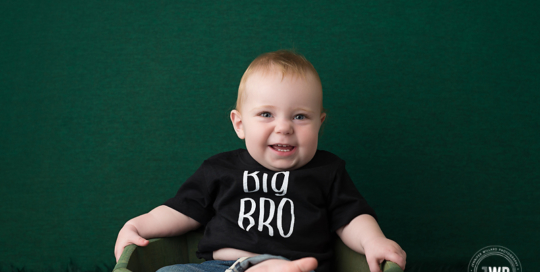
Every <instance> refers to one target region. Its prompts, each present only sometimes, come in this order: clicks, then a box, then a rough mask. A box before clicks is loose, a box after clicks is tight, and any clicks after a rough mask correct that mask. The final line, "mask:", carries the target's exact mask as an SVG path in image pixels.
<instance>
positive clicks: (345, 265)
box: [113, 230, 403, 272]
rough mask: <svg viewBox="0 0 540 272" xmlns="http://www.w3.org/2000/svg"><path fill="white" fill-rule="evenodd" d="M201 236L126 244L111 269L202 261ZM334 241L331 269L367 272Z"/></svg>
mask: <svg viewBox="0 0 540 272" xmlns="http://www.w3.org/2000/svg"><path fill="white" fill-rule="evenodd" d="M202 235H203V232H202V230H197V231H192V232H189V233H187V234H184V235H181V236H176V237H169V238H157V239H150V243H149V244H148V245H147V246H145V247H138V246H136V245H128V246H126V247H125V248H124V252H123V253H122V256H120V259H119V260H118V263H117V264H116V266H115V267H114V270H113V272H155V271H156V270H158V269H159V268H161V267H164V266H167V265H172V264H181V263H201V262H202V261H203V260H201V259H199V258H197V256H196V255H195V252H196V251H197V245H198V243H199V240H200V239H201V237H202ZM336 240H337V241H336V243H335V254H334V256H335V260H334V262H333V263H334V271H336V272H369V267H368V264H367V262H366V257H365V256H364V255H362V254H359V253H357V252H355V251H353V250H352V249H350V248H348V247H347V246H346V245H345V244H344V243H343V242H342V241H341V240H340V239H336ZM381 268H382V270H383V271H384V272H403V270H401V268H400V267H399V266H398V265H397V264H395V263H393V262H384V263H383V264H382V266H381Z"/></svg>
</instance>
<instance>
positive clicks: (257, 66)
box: [236, 50, 322, 111]
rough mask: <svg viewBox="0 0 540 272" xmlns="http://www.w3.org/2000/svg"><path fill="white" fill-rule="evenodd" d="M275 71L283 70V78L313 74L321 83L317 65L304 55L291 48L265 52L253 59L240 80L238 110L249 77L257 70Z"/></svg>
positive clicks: (264, 71)
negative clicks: (316, 68) (314, 65)
mask: <svg viewBox="0 0 540 272" xmlns="http://www.w3.org/2000/svg"><path fill="white" fill-rule="evenodd" d="M274 71H279V72H281V74H282V78H284V77H285V76H288V75H291V76H299V77H301V78H306V75H308V74H312V75H313V76H314V77H315V78H316V80H317V81H318V82H319V84H320V83H321V79H320V78H319V74H318V73H317V70H315V67H313V65H312V64H311V62H309V61H308V60H307V59H306V58H305V57H304V56H302V55H300V54H297V53H295V52H293V51H289V50H279V51H275V52H269V53H265V54H262V55H260V56H258V57H257V58H256V59H255V60H253V61H252V62H251V64H250V65H249V66H248V68H247V69H246V71H245V72H244V75H243V76H242V79H241V80H240V86H239V87H238V97H237V99H236V110H238V111H240V108H241V106H242V101H243V100H244V98H245V89H246V81H247V79H248V77H249V76H250V75H251V74H253V73H255V72H262V73H267V72H274ZM321 103H322V102H321ZM321 108H322V107H321Z"/></svg>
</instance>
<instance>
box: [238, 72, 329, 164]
mask: <svg viewBox="0 0 540 272" xmlns="http://www.w3.org/2000/svg"><path fill="white" fill-rule="evenodd" d="M245 86H246V89H245V92H246V93H245V95H246V96H245V99H244V101H243V103H242V105H241V109H240V110H241V113H240V112H238V111H236V110H234V111H232V112H231V120H232V122H233V125H234V128H235V130H236V133H237V134H238V137H240V138H241V139H245V142H246V148H247V150H248V152H249V154H250V155H251V156H252V157H253V158H254V159H255V160H256V161H257V162H258V163H260V164H261V165H263V166H264V167H266V168H268V169H270V170H273V171H284V170H293V169H296V168H299V167H301V166H303V165H305V164H306V163H308V162H309V161H310V160H311V159H312V158H313V156H314V155H315V152H316V151H317V141H318V133H319V129H320V127H321V124H322V122H323V121H324V118H325V117H326V115H325V114H324V113H321V112H322V87H321V85H320V83H319V81H318V80H317V79H316V78H315V77H314V76H313V75H311V74H309V75H307V76H306V78H305V79H303V78H301V77H296V76H285V77H284V78H283V79H282V75H281V73H266V74H265V75H263V74H262V73H260V72H256V73H254V74H252V75H250V76H249V78H248V79H247V81H246V85H245Z"/></svg>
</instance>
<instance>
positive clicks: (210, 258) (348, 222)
mask: <svg viewBox="0 0 540 272" xmlns="http://www.w3.org/2000/svg"><path fill="white" fill-rule="evenodd" d="M322 97H323V94H322V86H321V82H320V79H319V76H318V74H317V71H316V70H315V68H313V66H312V65H311V63H310V62H309V61H307V60H306V59H305V58H304V57H303V56H300V55H298V54H296V53H293V52H290V51H284V50H282V51H277V52H271V53H266V54H263V55H261V56H259V57H258V58H257V59H255V60H254V61H253V62H252V63H251V65H250V66H249V67H248V69H247V70H246V72H245V73H244V76H243V77H242V80H241V82H240V87H239V91H238V99H237V105H236V109H235V110H233V111H232V112H231V113H230V117H231V121H232V124H233V127H234V130H235V131H236V134H237V135H238V137H239V138H240V139H243V140H244V141H245V144H246V149H239V150H234V151H229V152H224V153H220V154H217V155H215V156H213V157H211V158H209V159H207V160H206V161H204V162H203V164H202V165H201V167H200V168H199V169H198V170H197V171H196V172H195V173H194V174H193V176H191V177H190V178H188V179H187V180H186V181H185V182H184V184H183V185H182V186H181V187H180V189H179V190H178V192H177V194H176V195H175V196H174V197H173V198H171V199H169V200H167V201H166V202H165V203H164V205H162V206H159V207H157V208H155V209H154V210H152V211H150V212H149V213H147V214H144V215H141V216H139V217H136V218H133V219H131V220H129V221H128V222H127V223H126V224H125V225H124V227H123V228H122V229H121V230H120V233H119V234H118V239H117V242H116V246H115V255H116V258H117V260H118V258H119V257H120V254H121V253H122V250H123V248H124V247H125V246H126V245H128V244H132V243H133V244H137V245H139V246H145V245H147V244H148V240H146V239H148V238H154V237H165V236H174V235H180V234H183V233H185V232H188V231H190V230H194V229H196V228H199V227H201V226H203V227H204V229H205V232H204V236H203V238H202V240H201V241H200V243H199V250H198V252H197V255H198V256H199V257H201V258H204V259H205V260H207V261H206V262H204V263H202V264H179V265H173V266H168V267H164V268H162V269H160V270H159V271H160V272H168V271H250V272H256V271H305V272H307V271H311V270H316V271H331V267H332V266H331V258H332V254H333V252H332V241H333V239H334V233H337V235H338V236H339V237H340V238H341V239H342V240H343V241H344V243H345V244H346V245H347V246H349V247H350V248H351V249H353V250H355V251H357V252H360V253H363V254H365V255H366V258H367V261H368V264H369V266H370V269H371V271H380V270H379V264H380V263H381V262H382V261H383V260H390V261H393V262H395V263H397V264H398V265H400V266H401V267H402V269H404V267H405V258H406V255H405V252H404V251H403V250H402V249H401V248H400V246H399V245H398V244H397V243H395V242H394V241H392V240H389V239H387V238H386V237H385V236H384V235H383V233H382V231H381V230H380V228H379V226H378V224H377V221H376V219H375V218H376V215H375V213H374V211H373V209H372V208H371V207H370V206H369V205H368V204H367V202H366V201H365V200H364V198H363V197H362V196H361V195H360V193H359V192H358V190H357V189H356V187H355V186H354V183H353V182H352V180H351V179H350V177H349V175H348V174H347V171H346V169H345V162H344V161H343V160H341V159H340V158H338V157H337V156H336V155H333V154H332V153H330V152H327V151H322V150H317V143H318V135H319V130H320V127H321V125H322V123H323V122H324V120H325V118H326V113H325V112H324V110H323V103H322V101H323V99H322ZM197 269H199V270H197Z"/></svg>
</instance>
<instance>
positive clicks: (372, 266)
mask: <svg viewBox="0 0 540 272" xmlns="http://www.w3.org/2000/svg"><path fill="white" fill-rule="evenodd" d="M366 259H367V263H368V266H369V271H371V272H382V271H381V263H380V262H379V260H377V258H366Z"/></svg>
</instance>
